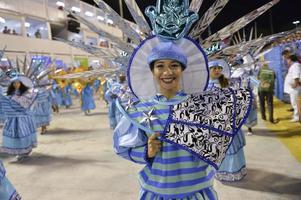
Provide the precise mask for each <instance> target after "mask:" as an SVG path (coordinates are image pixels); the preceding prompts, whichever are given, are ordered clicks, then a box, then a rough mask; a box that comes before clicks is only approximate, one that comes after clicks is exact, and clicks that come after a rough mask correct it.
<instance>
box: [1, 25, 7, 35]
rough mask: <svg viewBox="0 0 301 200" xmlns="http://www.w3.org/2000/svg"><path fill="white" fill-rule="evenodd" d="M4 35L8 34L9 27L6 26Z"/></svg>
mask: <svg viewBox="0 0 301 200" xmlns="http://www.w3.org/2000/svg"><path fill="white" fill-rule="evenodd" d="M2 33H4V34H8V28H7V26H4V29H3V31H2Z"/></svg>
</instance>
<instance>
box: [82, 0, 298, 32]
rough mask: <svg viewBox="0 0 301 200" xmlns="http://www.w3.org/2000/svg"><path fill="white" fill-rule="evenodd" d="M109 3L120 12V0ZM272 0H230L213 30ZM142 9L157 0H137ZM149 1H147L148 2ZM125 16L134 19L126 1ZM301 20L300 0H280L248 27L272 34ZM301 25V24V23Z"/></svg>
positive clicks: (209, 1)
mask: <svg viewBox="0 0 301 200" xmlns="http://www.w3.org/2000/svg"><path fill="white" fill-rule="evenodd" d="M104 1H105V2H106V3H107V4H108V5H110V6H111V7H112V8H113V9H114V10H116V11H117V12H118V13H119V0H104ZM269 1H270V0H230V1H229V2H228V4H227V5H226V7H225V8H224V9H223V10H222V12H221V13H220V14H219V15H218V16H217V17H216V19H215V20H214V21H213V22H212V23H211V26H210V27H211V31H212V33H215V32H216V31H218V30H220V29H221V28H223V27H224V26H225V25H228V24H230V23H231V22H233V21H235V20H236V19H238V18H240V17H242V16H244V15H245V14H247V13H249V12H251V11H252V10H254V9H256V8H258V7H260V6H262V5H264V4H265V3H267V2H269ZM85 2H87V3H90V4H92V5H96V4H95V3H94V2H93V0H85ZM136 2H137V3H138V5H139V7H140V9H141V10H142V11H143V12H144V10H145V8H146V7H147V6H149V5H155V4H156V0H136ZM146 2H147V3H146ZM213 3H214V0H204V1H203V4H202V7H201V9H200V11H199V15H200V17H201V16H202V15H203V13H204V12H205V11H206V10H207V9H208V8H209V7H210V6H211V5H212V4H213ZM123 10H124V16H125V18H126V19H128V20H131V21H133V19H132V17H131V15H130V13H129V11H128V9H127V7H126V5H125V3H123ZM295 20H300V21H301V1H300V0H280V2H279V3H278V4H277V5H275V6H274V7H272V9H270V11H267V12H266V13H265V14H263V15H261V16H260V17H259V18H257V19H256V20H254V21H253V22H252V23H250V25H249V26H247V27H246V31H247V32H248V31H249V30H250V29H251V27H252V26H254V22H256V23H257V28H258V33H259V34H261V33H263V34H264V35H268V34H271V32H272V28H273V32H274V33H277V32H281V31H286V30H289V29H293V28H294V27H295V25H294V24H292V22H293V21H295ZM271 21H272V22H273V23H272V24H273V27H272V28H271V26H270V24H271V23H270V22H271ZM300 26H301V24H300Z"/></svg>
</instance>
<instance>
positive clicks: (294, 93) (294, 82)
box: [284, 55, 301, 122]
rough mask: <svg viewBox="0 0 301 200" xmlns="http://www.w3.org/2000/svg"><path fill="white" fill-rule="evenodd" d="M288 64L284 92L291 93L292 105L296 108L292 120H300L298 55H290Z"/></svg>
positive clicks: (300, 71)
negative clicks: (298, 105)
mask: <svg viewBox="0 0 301 200" xmlns="http://www.w3.org/2000/svg"><path fill="white" fill-rule="evenodd" d="M286 61H287V64H288V65H289V66H290V67H289V69H288V73H287V75H286V77H285V82H284V92H286V93H288V94H289V95H290V101H291V105H292V107H293V109H294V113H293V118H292V120H291V122H298V121H299V111H298V107H297V98H298V93H300V91H301V82H300V77H301V65H300V63H299V62H298V57H297V56H296V55H290V56H289V57H288V58H287V59H286Z"/></svg>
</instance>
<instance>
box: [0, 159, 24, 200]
mask: <svg viewBox="0 0 301 200" xmlns="http://www.w3.org/2000/svg"><path fill="white" fill-rule="evenodd" d="M5 174H6V171H5V168H4V166H3V164H2V162H1V161H0V199H1V200H21V197H20V195H19V194H18V193H17V192H16V190H15V188H14V186H13V185H12V184H11V183H10V182H9V180H8V179H7V178H6V176H5Z"/></svg>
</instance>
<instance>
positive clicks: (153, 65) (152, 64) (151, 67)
mask: <svg viewBox="0 0 301 200" xmlns="http://www.w3.org/2000/svg"><path fill="white" fill-rule="evenodd" d="M156 61H158V60H155V61H153V62H152V63H151V64H150V65H149V68H150V70H151V71H154V67H155V62H156ZM175 62H177V63H179V64H180V65H181V68H182V71H184V70H185V69H186V67H185V66H184V65H183V64H182V63H180V62H178V61H176V60H175Z"/></svg>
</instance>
